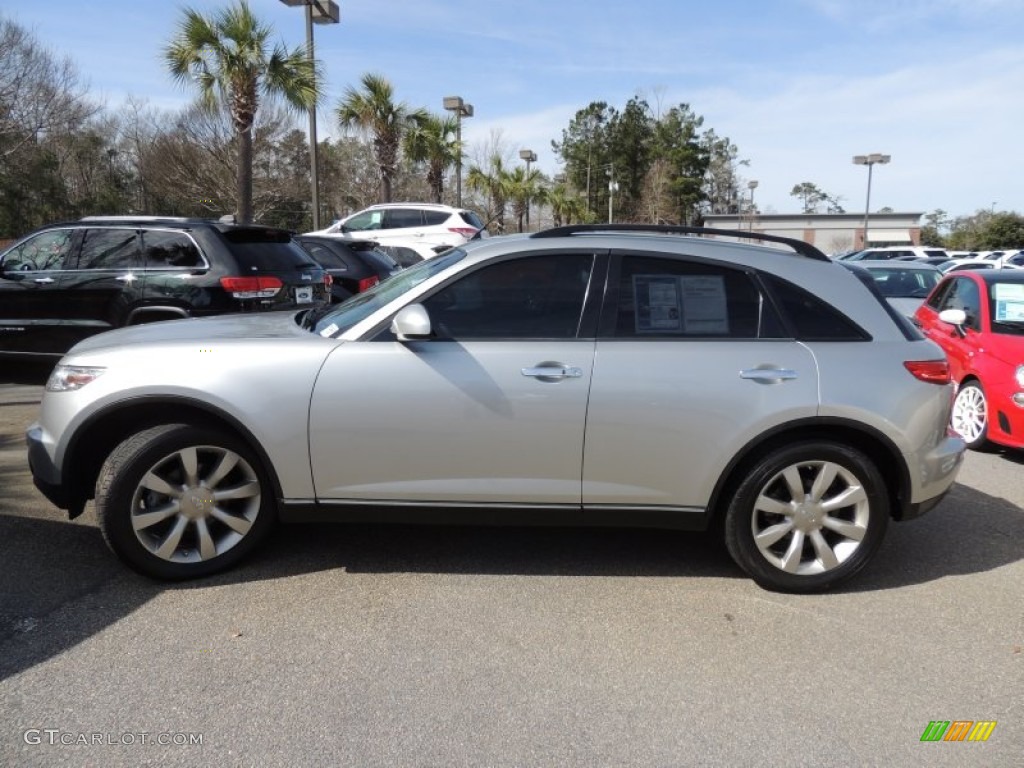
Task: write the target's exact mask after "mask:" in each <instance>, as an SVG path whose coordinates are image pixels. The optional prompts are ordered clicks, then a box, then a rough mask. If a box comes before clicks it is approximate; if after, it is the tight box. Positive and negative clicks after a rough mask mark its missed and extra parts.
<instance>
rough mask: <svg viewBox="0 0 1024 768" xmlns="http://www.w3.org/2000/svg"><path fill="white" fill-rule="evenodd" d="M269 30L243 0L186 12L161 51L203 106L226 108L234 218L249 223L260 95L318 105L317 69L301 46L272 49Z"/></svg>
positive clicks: (305, 107) (308, 106)
mask: <svg viewBox="0 0 1024 768" xmlns="http://www.w3.org/2000/svg"><path fill="white" fill-rule="evenodd" d="M271 32H272V30H271V28H270V27H269V26H268V25H266V24H264V23H263V22H261V21H260V20H259V19H257V18H256V17H255V16H253V14H252V11H250V10H249V6H248V4H247V3H246V2H245V0H238V2H236V3H235V4H234V5H232V6H231V7H229V8H225V9H223V10H221V11H218V12H217V13H215V14H212V15H210V16H204V15H203V14H201V13H199V11H196V10H193V9H190V8H186V9H185V10H184V17H183V18H182V20H181V22H180V23H179V25H178V30H177V34H176V35H175V36H174V38H173V39H172V40H171V42H170V43H169V44H168V45H167V47H166V48H165V49H164V51H163V55H164V62H165V63H166V64H167V68H168V69H169V70H170V73H171V75H172V76H173V77H174V79H175V80H176V81H178V82H180V83H183V84H193V85H195V86H197V87H198V88H199V98H200V101H201V103H202V104H203V105H204V106H205V107H207V108H209V109H214V108H217V107H221V108H226V109H227V110H228V112H229V114H230V115H231V122H232V125H233V126H234V130H235V135H236V136H237V137H238V166H237V170H236V187H237V197H238V199H237V202H236V205H237V211H236V214H235V216H236V218H237V220H238V221H239V222H240V223H242V224H249V223H251V222H252V126H253V122H254V121H255V118H256V112H257V110H258V109H259V105H260V96H261V94H262V95H264V96H268V97H275V96H276V97H281V98H283V99H284V101H285V102H286V103H287V104H288V105H289V106H291V107H293V108H295V109H296V110H308V109H311V108H313V107H315V106H316V104H317V102H318V101H319V93H318V91H317V86H316V83H317V76H318V75H319V67H318V65H317V64H316V62H315V61H313V60H311V59H310V58H309V57H308V56H307V51H306V49H305V48H304V47H298V48H293V49H291V50H288V49H286V48H285V47H284V46H283V45H281V44H277V45H275V46H273V48H271V47H270V45H269V43H268V39H269V37H270V34H271Z"/></svg>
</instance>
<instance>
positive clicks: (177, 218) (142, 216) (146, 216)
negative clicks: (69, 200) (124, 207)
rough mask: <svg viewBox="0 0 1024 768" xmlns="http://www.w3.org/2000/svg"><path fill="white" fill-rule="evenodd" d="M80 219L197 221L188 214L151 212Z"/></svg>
mask: <svg viewBox="0 0 1024 768" xmlns="http://www.w3.org/2000/svg"><path fill="white" fill-rule="evenodd" d="M79 221H197V219H195V218H190V217H188V216H153V215H150V214H139V215H137V216H136V215H134V214H115V215H112V216H83V217H82V218H81V219H79Z"/></svg>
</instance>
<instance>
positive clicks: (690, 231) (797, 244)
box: [530, 224, 832, 261]
mask: <svg viewBox="0 0 1024 768" xmlns="http://www.w3.org/2000/svg"><path fill="white" fill-rule="evenodd" d="M587 232H661V233H664V234H672V235H720V236H723V237H738V238H742V239H744V240H767V241H768V242H772V243H781V244H782V245H788V246H789V247H790V248H792V249H793V250H794V251H796V252H797V253H798V254H800V255H801V256H804V257H806V258H808V259H815V260H816V261H832V259H830V258H829V257H828V256H826V255H825V254H824V253H822V252H821V251H819V250H818V249H817V248H815V247H814V246H813V245H811V244H810V243H807V242H804V241H803V240H797V239H795V238H792V237H781V236H780V235H764V234H759V233H755V232H742V231H740V230H738V229H711V228H709V227H684V226H679V225H676V224H569V225H567V226H564V227H552V228H551V229H542V230H541V231H539V232H534V233H533V234H532V235H530V237H542V238H548V237H568V236H569V235H578V234H585V233H587Z"/></svg>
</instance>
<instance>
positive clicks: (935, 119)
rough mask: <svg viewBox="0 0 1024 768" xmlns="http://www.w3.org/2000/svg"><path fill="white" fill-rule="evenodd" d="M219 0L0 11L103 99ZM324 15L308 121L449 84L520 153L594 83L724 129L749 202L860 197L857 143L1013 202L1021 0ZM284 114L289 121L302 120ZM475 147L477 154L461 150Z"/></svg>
mask: <svg viewBox="0 0 1024 768" xmlns="http://www.w3.org/2000/svg"><path fill="white" fill-rule="evenodd" d="M228 1H229V0H191V2H188V3H176V2H166V1H165V0H92V2H88V3H87V2H83V1H82V0H4V3H3V5H2V6H0V15H2V16H6V18H10V19H12V20H14V21H15V22H17V23H19V24H21V25H23V26H25V27H27V28H28V29H30V30H31V31H32V32H33V33H34V34H35V35H36V37H37V39H38V40H39V41H40V42H41V43H42V44H43V45H44V46H46V47H47V48H48V49H50V50H51V51H52V52H53V53H55V54H58V55H60V56H67V57H68V58H70V59H71V61H72V62H73V63H74V64H75V66H76V67H77V69H78V71H79V73H80V75H81V78H82V80H83V81H84V83H85V84H86V85H87V86H88V88H89V93H90V95H91V96H92V97H93V98H94V99H97V100H99V101H101V102H102V103H103V104H105V105H106V106H107V107H108V108H110V109H117V108H118V107H119V106H120V105H121V104H122V103H123V102H124V101H125V100H126V99H128V98H129V97H132V98H135V99H144V100H145V101H146V102H147V103H148V104H149V105H150V106H152V107H156V108H161V109H177V108H180V107H184V106H186V105H187V104H188V103H189V102H190V101H191V100H192V98H193V96H194V94H193V92H191V91H189V90H187V89H185V88H183V87H181V86H180V85H177V84H176V83H174V81H173V80H172V79H171V78H170V76H169V75H168V74H167V72H166V70H165V68H164V65H163V63H162V61H161V57H160V54H161V50H162V48H163V46H164V45H165V44H166V43H167V41H168V40H169V39H170V38H171V37H172V35H173V33H174V30H175V27H176V25H177V23H178V21H179V20H180V18H181V15H182V9H183V8H184V7H185V6H186V5H187V6H188V7H192V8H195V9H197V10H199V11H202V12H211V11H215V10H217V9H219V8H222V7H225V6H226V5H227V4H228ZM249 5H250V7H251V8H252V9H253V11H254V12H255V13H256V14H257V16H259V17H260V18H261V19H263V20H264V21H265V22H267V23H268V24H270V25H271V26H272V27H273V28H274V30H275V33H276V37H277V39H279V40H281V41H283V42H284V43H285V44H286V45H287V46H289V47H294V46H298V45H304V44H305V39H306V38H305V35H306V30H305V14H304V10H303V9H302V8H292V7H288V6H286V5H284V4H283V3H282V2H281V0H249ZM338 5H339V6H340V10H341V21H340V23H339V24H336V25H324V26H320V25H317V26H315V28H314V41H315V51H316V57H317V58H318V59H320V60H321V61H322V63H323V66H324V71H325V75H326V79H325V83H324V85H325V100H324V104H323V106H322V107H321V109H320V110H319V113H318V114H319V117H318V134H319V137H320V138H321V139H323V138H326V137H335V138H336V137H337V136H339V135H340V131H339V128H338V126H337V124H336V122H335V120H334V117H333V113H334V109H335V107H336V105H337V103H338V101H339V100H340V99H341V97H342V95H343V94H344V92H345V89H346V88H348V87H358V84H359V81H360V78H361V77H362V76H363V75H364V74H365V73H367V72H374V73H377V74H381V75H383V76H385V77H386V78H387V79H388V80H390V81H391V83H392V84H393V85H394V88H395V97H396V100H397V101H400V102H405V103H406V104H407V105H408V106H410V107H413V108H415V107H426V108H428V109H430V110H431V111H434V112H438V113H441V112H442V111H443V110H442V109H441V104H442V100H443V98H444V97H445V96H454V95H458V96H462V97H463V99H464V100H465V101H466V102H467V103H470V104H472V105H473V107H474V116H473V117H472V118H467V119H465V120H464V121H463V139H464V141H465V142H466V145H467V154H468V156H469V158H470V162H471V161H473V160H474V159H475V158H476V157H480V158H482V157H483V156H484V152H485V151H486V149H487V148H488V147H491V146H494V145H495V143H496V142H497V143H498V145H499V146H502V147H503V148H505V149H506V150H507V151H508V152H509V154H510V156H511V157H512V158H513V159H514V161H515V162H519V160H518V155H519V150H520V149H532V150H533V151H534V152H536V153H537V156H538V160H537V162H536V163H535V164H534V167H535V168H540V169H541V170H543V171H544V172H546V173H548V174H554V173H558V172H559V171H560V170H561V166H560V165H559V164H558V161H557V157H556V155H555V154H554V152H553V151H552V149H551V142H552V141H553V140H555V141H558V140H560V139H561V136H562V130H563V129H565V128H566V127H567V126H568V125H569V123H570V121H571V120H572V118H573V116H574V115H575V114H576V112H577V111H578V110H580V109H583V108H585V107H586V106H587V105H588V104H590V103H591V102H594V101H604V102H607V103H608V104H609V105H610V106H612V107H615V108H616V109H619V110H621V109H622V108H624V107H625V105H626V103H627V101H628V100H629V99H630V98H632V97H634V96H640V97H642V98H645V99H646V100H647V102H648V103H649V104H650V106H651V107H652V109H653V110H655V111H656V112H658V111H660V112H664V111H667V110H668V109H669V108H671V107H673V106H676V105H679V104H688V105H689V106H690V108H691V109H692V110H693V112H694V113H696V114H697V115H700V116H702V117H703V119H704V128H705V129H708V128H710V129H713V130H714V131H715V133H716V134H717V135H718V136H720V137H723V136H724V137H728V138H729V139H731V140H732V142H733V143H734V144H735V145H736V146H737V147H738V149H739V156H740V158H741V159H743V160H745V161H747V163H748V164H747V165H744V166H743V167H741V169H740V170H741V174H742V176H743V178H744V182H743V183H742V187H743V188H744V189H746V181H749V180H757V181H758V186H757V188H756V190H755V191H754V195H755V197H754V201H755V204H756V205H757V207H758V208H759V209H760V210H761V212H762V213H781V214H785V213H795V212H798V211H799V210H800V202H799V200H798V199H797V198H796V197H793V196H792V195H791V194H790V192H791V191H792V189H793V187H794V186H795V185H797V184H800V183H803V182H810V183H812V184H815V185H816V186H818V187H819V188H820V189H821V190H822V191H824V192H825V193H827V194H829V195H830V196H832V197H833V198H837V199H838V200H839V201H840V204H841V205H842V206H843V207H844V208H845V209H846V211H847V212H850V213H854V212H861V211H863V210H864V206H865V202H866V195H867V187H868V173H867V168H866V167H864V166H859V165H855V164H853V162H852V158H853V156H854V155H861V154H870V153H875V152H878V153H882V154H888V155H890V156H891V158H892V160H891V163H889V164H888V165H876V166H874V167H873V170H872V179H871V210H872V211H877V210H879V209H880V208H882V207H889V208H892V209H894V210H895V211H899V212H921V213H930V212H932V211H935V210H937V209H941V210H943V211H945V212H946V213H947V214H949V215H951V216H960V215H969V214H973V213H975V212H977V211H979V210H996V211H1016V212H1018V213H1024V152H1022V150H1021V147H1020V142H1021V141H1022V139H1024V42H1022V40H1021V34H1022V30H1024V0H717V2H704V3H698V2H694V1H693V0H625V1H624V2H616V3H609V2H607V0H515V2H495V1H494V0H339V1H338ZM297 125H298V127H300V128H303V129H305V125H306V122H305V120H304V119H301V118H300V119H298V120H297ZM474 152H476V155H474Z"/></svg>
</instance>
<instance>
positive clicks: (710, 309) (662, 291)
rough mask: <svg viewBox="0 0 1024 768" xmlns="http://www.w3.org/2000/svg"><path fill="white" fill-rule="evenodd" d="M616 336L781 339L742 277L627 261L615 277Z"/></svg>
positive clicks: (703, 267)
mask: <svg viewBox="0 0 1024 768" xmlns="http://www.w3.org/2000/svg"><path fill="white" fill-rule="evenodd" d="M614 335H615V336H617V337H632V338H642V337H655V336H677V337H690V338H694V337H731V338H747V339H751V338H758V336H771V337H779V336H782V335H784V334H783V333H782V327H781V325H780V323H779V322H778V320H777V318H776V316H775V313H774V312H773V311H772V310H771V308H770V306H768V305H767V304H766V303H765V302H764V301H763V299H762V296H761V292H760V290H759V289H758V287H757V285H756V284H755V283H754V281H753V280H752V279H751V277H750V276H749V275H747V274H746V273H744V272H742V271H740V270H735V269H725V268H723V267H718V266H715V265H711V264H703V263H699V262H688V261H680V260H678V259H658V258H650V257H640V256H626V257H624V258H623V260H622V268H621V272H620V275H619V286H618V307H617V310H616V315H615V328H614Z"/></svg>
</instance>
